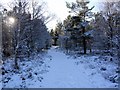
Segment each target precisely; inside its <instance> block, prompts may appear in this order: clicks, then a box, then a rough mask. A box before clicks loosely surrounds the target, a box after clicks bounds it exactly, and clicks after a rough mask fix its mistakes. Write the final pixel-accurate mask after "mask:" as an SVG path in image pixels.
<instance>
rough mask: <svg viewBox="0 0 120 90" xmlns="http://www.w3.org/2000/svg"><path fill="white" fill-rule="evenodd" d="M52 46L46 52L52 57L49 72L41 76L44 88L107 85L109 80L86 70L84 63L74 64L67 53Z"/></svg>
mask: <svg viewBox="0 0 120 90" xmlns="http://www.w3.org/2000/svg"><path fill="white" fill-rule="evenodd" d="M56 50H57V49H55V48H54V47H52V48H51V49H50V50H49V51H48V54H49V55H50V56H51V57H52V60H51V62H50V63H49V66H50V69H49V72H47V73H45V74H44V75H43V76H44V77H43V78H44V79H43V81H42V87H45V88H86V87H89V88H92V87H96V88H97V87H101V86H102V87H109V82H108V81H106V80H105V79H104V78H103V77H102V76H101V75H98V76H95V77H94V79H95V80H93V79H92V75H90V74H89V72H90V71H88V70H90V69H88V70H86V69H85V68H84V65H82V64H81V65H79V67H78V66H77V65H76V64H75V60H74V59H69V58H68V56H67V55H65V54H64V53H62V52H60V51H56ZM103 82H104V83H103Z"/></svg>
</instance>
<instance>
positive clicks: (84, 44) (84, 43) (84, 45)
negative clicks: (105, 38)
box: [82, 26, 87, 54]
mask: <svg viewBox="0 0 120 90" xmlns="http://www.w3.org/2000/svg"><path fill="white" fill-rule="evenodd" d="M82 29H83V34H84V33H85V27H84V26H83V28H82ZM83 49H84V54H86V49H87V45H86V38H85V36H83Z"/></svg>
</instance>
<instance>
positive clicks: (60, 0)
mask: <svg viewBox="0 0 120 90" xmlns="http://www.w3.org/2000/svg"><path fill="white" fill-rule="evenodd" d="M37 1H41V0H37ZM42 1H45V2H47V5H48V10H49V11H50V12H51V13H54V14H55V15H56V18H55V19H54V20H53V21H51V22H50V23H49V24H48V25H47V26H48V27H49V28H54V27H55V24H56V21H63V20H64V19H65V18H66V17H67V15H68V14H69V13H68V9H67V8H66V3H65V2H66V1H67V2H75V1H76V0H42ZM98 1H99V0H90V4H89V6H90V7H92V6H96V7H95V8H94V9H93V11H98V10H99V8H98V4H97V2H98ZM9 2H11V0H1V1H0V3H3V4H4V5H6V6H7V4H8V3H9Z"/></svg>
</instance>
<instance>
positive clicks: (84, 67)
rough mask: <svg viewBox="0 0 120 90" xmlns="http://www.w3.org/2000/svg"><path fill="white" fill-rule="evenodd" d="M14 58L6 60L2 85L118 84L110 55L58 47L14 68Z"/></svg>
mask: <svg viewBox="0 0 120 90" xmlns="http://www.w3.org/2000/svg"><path fill="white" fill-rule="evenodd" d="M13 64H14V62H13V60H12V59H9V60H6V61H5V62H4V65H3V71H4V73H3V75H2V82H3V83H2V86H3V88H115V87H118V84H117V79H118V74H117V73H116V70H117V68H118V65H117V63H115V62H111V61H110V60H109V56H106V57H105V56H104V58H103V57H101V56H90V55H81V56H79V57H74V56H70V55H66V54H65V53H63V51H60V50H59V49H58V48H56V47H52V48H51V49H49V50H48V51H46V54H43V55H41V54H38V55H36V56H34V57H32V58H30V60H22V61H20V62H19V66H20V69H19V70H14V68H13Z"/></svg>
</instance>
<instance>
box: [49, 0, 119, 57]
mask: <svg viewBox="0 0 120 90" xmlns="http://www.w3.org/2000/svg"><path fill="white" fill-rule="evenodd" d="M119 3H120V2H119V1H118V2H106V3H103V6H104V7H103V10H102V11H100V12H97V13H93V12H92V9H93V8H94V6H93V7H91V8H89V7H88V4H89V1H88V0H82V1H80V0H76V2H75V3H74V2H72V3H68V2H66V6H67V8H68V9H69V10H70V11H69V12H70V13H73V14H72V15H68V16H67V17H66V19H65V20H64V21H63V22H58V23H57V25H56V28H55V30H52V31H51V33H52V36H55V34H54V35H53V31H54V32H57V33H58V35H57V36H58V40H57V43H58V45H59V46H60V47H61V48H62V49H65V50H66V51H67V53H69V52H71V51H74V52H75V51H76V52H78V53H83V54H86V53H89V52H90V53H92V52H96V53H109V54H110V55H111V56H112V55H114V54H117V51H118V49H119V46H120V45H119V35H120V33H119V30H120V11H119V10H120V7H119ZM88 51H89V52H88Z"/></svg>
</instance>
